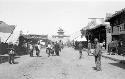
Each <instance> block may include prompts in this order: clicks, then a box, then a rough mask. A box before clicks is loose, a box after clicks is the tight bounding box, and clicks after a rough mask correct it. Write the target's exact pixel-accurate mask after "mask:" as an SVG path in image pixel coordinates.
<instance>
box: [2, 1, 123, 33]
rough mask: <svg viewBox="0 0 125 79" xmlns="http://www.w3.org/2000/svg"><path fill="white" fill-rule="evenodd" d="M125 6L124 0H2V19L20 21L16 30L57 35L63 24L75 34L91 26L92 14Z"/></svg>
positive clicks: (97, 16)
mask: <svg viewBox="0 0 125 79" xmlns="http://www.w3.org/2000/svg"><path fill="white" fill-rule="evenodd" d="M123 8H125V1H122V0H111V1H110V0H107V1H106V0H101V1H99V0H92V1H91V0H0V20H1V21H4V22H6V23H7V24H10V25H16V29H15V32H14V33H15V34H16V32H19V31H20V30H22V31H23V32H24V33H31V34H48V35H55V34H56V32H57V30H58V29H59V27H62V28H63V29H64V31H65V34H67V35H72V34H74V33H76V32H78V31H79V30H80V29H82V28H83V27H85V26H87V24H88V22H89V19H88V18H105V17H106V13H114V12H115V11H119V10H121V9H123Z"/></svg>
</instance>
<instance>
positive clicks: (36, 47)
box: [35, 44, 40, 57]
mask: <svg viewBox="0 0 125 79" xmlns="http://www.w3.org/2000/svg"><path fill="white" fill-rule="evenodd" d="M35 50H36V56H37V57H38V56H39V53H40V46H39V44H35Z"/></svg>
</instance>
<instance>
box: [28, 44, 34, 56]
mask: <svg viewBox="0 0 125 79" xmlns="http://www.w3.org/2000/svg"><path fill="white" fill-rule="evenodd" d="M29 53H30V56H31V57H33V45H32V44H29Z"/></svg>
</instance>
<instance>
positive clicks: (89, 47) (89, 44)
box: [88, 40, 91, 55]
mask: <svg viewBox="0 0 125 79" xmlns="http://www.w3.org/2000/svg"><path fill="white" fill-rule="evenodd" d="M90 53H91V43H90V40H89V41H88V55H90Z"/></svg>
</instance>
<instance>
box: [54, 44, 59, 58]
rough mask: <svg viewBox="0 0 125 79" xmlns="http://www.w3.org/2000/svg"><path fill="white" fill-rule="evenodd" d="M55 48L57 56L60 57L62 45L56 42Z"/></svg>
mask: <svg viewBox="0 0 125 79" xmlns="http://www.w3.org/2000/svg"><path fill="white" fill-rule="evenodd" d="M54 48H55V53H56V55H57V56H59V51H60V45H59V44H58V43H57V42H56V44H55V46H54Z"/></svg>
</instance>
